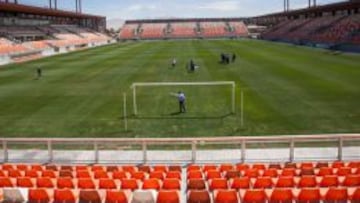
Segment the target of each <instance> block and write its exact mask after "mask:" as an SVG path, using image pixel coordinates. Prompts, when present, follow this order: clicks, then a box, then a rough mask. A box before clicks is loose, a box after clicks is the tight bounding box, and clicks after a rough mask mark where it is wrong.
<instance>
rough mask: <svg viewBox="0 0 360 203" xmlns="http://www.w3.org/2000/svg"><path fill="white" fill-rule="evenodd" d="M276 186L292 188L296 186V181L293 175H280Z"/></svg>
mask: <svg viewBox="0 0 360 203" xmlns="http://www.w3.org/2000/svg"><path fill="white" fill-rule="evenodd" d="M275 187H279V188H292V187H295V181H294V178H293V177H292V176H280V177H279V179H278V180H277V182H276V185H275Z"/></svg>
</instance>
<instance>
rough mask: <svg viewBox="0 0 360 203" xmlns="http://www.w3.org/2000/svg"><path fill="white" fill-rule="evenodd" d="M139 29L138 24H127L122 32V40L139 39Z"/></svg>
mask: <svg viewBox="0 0 360 203" xmlns="http://www.w3.org/2000/svg"><path fill="white" fill-rule="evenodd" d="M138 28H139V25H138V24H125V25H124V26H123V27H122V29H121V31H120V38H121V39H135V38H136V37H137V31H138Z"/></svg>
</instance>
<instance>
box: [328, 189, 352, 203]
mask: <svg viewBox="0 0 360 203" xmlns="http://www.w3.org/2000/svg"><path fill="white" fill-rule="evenodd" d="M347 201H348V191H347V189H346V188H333V187H332V188H330V189H329V190H328V191H327V192H326V195H325V198H324V202H344V203H346V202H347Z"/></svg>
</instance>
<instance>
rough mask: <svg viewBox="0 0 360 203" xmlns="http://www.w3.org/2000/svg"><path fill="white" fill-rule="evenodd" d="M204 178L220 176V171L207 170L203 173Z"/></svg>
mask: <svg viewBox="0 0 360 203" xmlns="http://www.w3.org/2000/svg"><path fill="white" fill-rule="evenodd" d="M205 176H206V179H213V178H222V177H221V172H220V171H217V170H208V171H207V172H206V173H205Z"/></svg>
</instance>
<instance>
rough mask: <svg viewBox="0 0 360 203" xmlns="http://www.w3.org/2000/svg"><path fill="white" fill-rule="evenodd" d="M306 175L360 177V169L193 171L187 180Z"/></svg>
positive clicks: (188, 173) (189, 173)
mask: <svg viewBox="0 0 360 203" xmlns="http://www.w3.org/2000/svg"><path fill="white" fill-rule="evenodd" d="M304 175H316V176H327V175H336V176H347V175H360V168H357V169H355V168H349V167H343V168H339V169H335V170H334V169H332V168H325V167H324V168H320V169H312V168H304V169H293V168H289V169H283V170H278V169H266V170H260V169H256V168H253V169H245V170H243V171H240V170H228V171H223V172H222V171H220V170H214V169H213V170H206V171H205V172H202V171H200V170H191V171H188V172H187V178H205V179H211V178H222V177H224V178H228V179H229V178H232V177H241V176H247V177H259V176H268V177H279V176H296V177H300V176H304Z"/></svg>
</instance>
